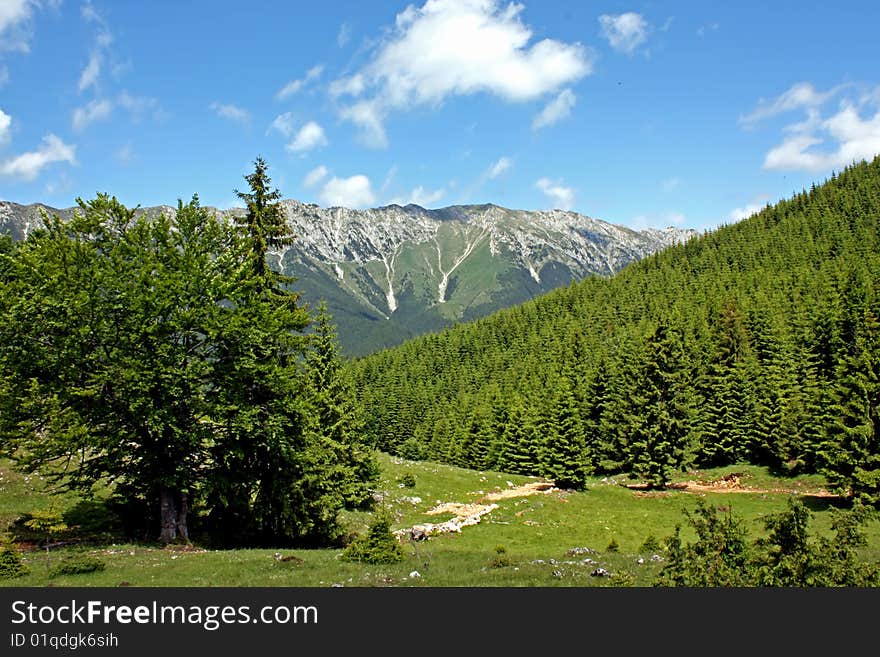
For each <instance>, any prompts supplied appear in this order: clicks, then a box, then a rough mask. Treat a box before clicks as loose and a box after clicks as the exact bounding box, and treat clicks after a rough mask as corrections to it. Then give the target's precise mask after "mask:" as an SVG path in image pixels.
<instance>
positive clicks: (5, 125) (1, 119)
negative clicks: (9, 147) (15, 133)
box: [0, 109, 12, 146]
mask: <svg viewBox="0 0 880 657" xmlns="http://www.w3.org/2000/svg"><path fill="white" fill-rule="evenodd" d="M11 133H12V117H11V116H9V115H8V114H7V113H6V112H4V111H3V110H2V109H0V146H3V145H4V144H6V143H8V142H9V138H10V137H11Z"/></svg>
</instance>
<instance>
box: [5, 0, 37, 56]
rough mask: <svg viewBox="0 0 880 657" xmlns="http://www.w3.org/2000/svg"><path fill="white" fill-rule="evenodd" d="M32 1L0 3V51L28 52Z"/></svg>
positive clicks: (8, 0) (16, 0) (14, 0)
mask: <svg viewBox="0 0 880 657" xmlns="http://www.w3.org/2000/svg"><path fill="white" fill-rule="evenodd" d="M33 8H34V2H32V0H2V1H0V50H12V51H19V52H28V51H29V50H30V45H29V43H28V42H29V41H30V37H31V32H30V21H31V16H32V14H33Z"/></svg>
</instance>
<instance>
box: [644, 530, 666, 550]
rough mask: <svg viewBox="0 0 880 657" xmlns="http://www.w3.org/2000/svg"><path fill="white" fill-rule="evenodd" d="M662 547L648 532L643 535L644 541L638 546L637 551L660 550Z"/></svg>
mask: <svg viewBox="0 0 880 657" xmlns="http://www.w3.org/2000/svg"><path fill="white" fill-rule="evenodd" d="M662 549H663V546H662V545H661V544H660V541H658V540H657V537H656V536H654V535H653V534H648V535H647V536H646V537H645V542H644V543H642V546H641V547H640V548H639V552H653V553H656V552H660V550H662Z"/></svg>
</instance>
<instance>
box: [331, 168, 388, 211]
mask: <svg viewBox="0 0 880 657" xmlns="http://www.w3.org/2000/svg"><path fill="white" fill-rule="evenodd" d="M318 197H319V198H320V200H321V202H322V203H323V204H324V205H326V206H339V207H343V208H365V207H369V206H371V205H373V204H375V202H376V197H375V196H374V195H373V190H372V189H371V187H370V179H369V178H367V177H366V176H364V175H356V176H351V177H350V178H337V177H335V176H334V177H333V178H331V179H330V180H328V181H327V182H326V183H325V184H324V187H323V189H321V193H320V194H319V195H318Z"/></svg>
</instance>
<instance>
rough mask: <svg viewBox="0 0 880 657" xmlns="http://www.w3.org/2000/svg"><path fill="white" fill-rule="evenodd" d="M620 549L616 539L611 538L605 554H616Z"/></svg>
mask: <svg viewBox="0 0 880 657" xmlns="http://www.w3.org/2000/svg"><path fill="white" fill-rule="evenodd" d="M619 549H620V545H619V544H618V542H617V539H616V538H614V537H612V538H611V541H610V542H609V543H608V547H606V548H605V550H606V551H607V552H617V551H618V550H619Z"/></svg>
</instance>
